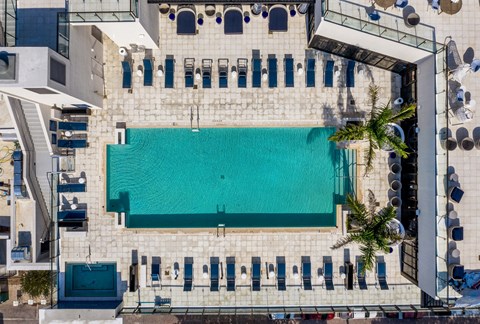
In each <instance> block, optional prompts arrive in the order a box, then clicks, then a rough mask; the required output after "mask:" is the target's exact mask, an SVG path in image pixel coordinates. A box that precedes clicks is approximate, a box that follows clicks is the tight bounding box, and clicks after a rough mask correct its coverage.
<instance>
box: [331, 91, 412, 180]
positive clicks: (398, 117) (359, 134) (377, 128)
mask: <svg viewBox="0 0 480 324" xmlns="http://www.w3.org/2000/svg"><path fill="white" fill-rule="evenodd" d="M368 94H369V97H370V103H371V106H372V111H371V113H370V119H369V120H368V121H367V123H366V124H365V125H354V124H348V125H347V126H346V127H344V128H341V129H339V130H338V131H337V132H336V133H335V134H333V135H332V136H330V137H329V138H328V139H329V140H330V141H335V142H342V141H354V140H367V141H368V147H367V149H366V152H365V174H367V173H368V172H369V171H371V170H372V168H373V160H374V159H375V150H378V149H381V148H383V147H390V148H392V149H393V150H394V151H395V152H396V153H397V154H398V155H400V156H401V157H402V158H406V157H407V156H408V153H407V145H406V144H405V143H404V142H402V140H401V139H400V138H399V137H398V136H396V135H395V134H394V133H393V132H392V131H391V130H390V128H389V127H388V126H387V125H388V124H389V123H397V122H400V121H402V120H405V119H408V118H410V117H412V116H413V115H415V108H416V105H415V104H410V105H406V106H404V107H402V108H401V109H400V111H398V112H394V111H393V110H392V109H391V107H390V102H388V103H387V104H386V105H381V106H377V103H378V87H377V86H375V85H370V88H369V92H368Z"/></svg>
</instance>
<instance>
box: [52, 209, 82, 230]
mask: <svg viewBox="0 0 480 324" xmlns="http://www.w3.org/2000/svg"><path fill="white" fill-rule="evenodd" d="M86 220H87V211H86V210H78V209H75V210H63V211H59V212H58V213H57V221H58V226H59V227H81V226H82V225H83V222H84V221H86Z"/></svg>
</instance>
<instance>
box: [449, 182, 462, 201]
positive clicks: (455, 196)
mask: <svg viewBox="0 0 480 324" xmlns="http://www.w3.org/2000/svg"><path fill="white" fill-rule="evenodd" d="M463 194H464V191H463V190H462V189H460V188H459V187H456V186H455V187H451V188H450V189H449V190H448V197H449V198H450V199H451V200H452V201H453V202H455V203H460V201H461V200H462V197H463Z"/></svg>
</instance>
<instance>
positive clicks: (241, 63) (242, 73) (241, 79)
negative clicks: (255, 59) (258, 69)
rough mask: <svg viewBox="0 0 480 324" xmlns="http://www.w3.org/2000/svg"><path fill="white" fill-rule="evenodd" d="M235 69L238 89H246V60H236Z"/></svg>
mask: <svg viewBox="0 0 480 324" xmlns="http://www.w3.org/2000/svg"><path fill="white" fill-rule="evenodd" d="M237 69H238V87H239V88H246V87H247V69H248V60H247V59H238V60H237Z"/></svg>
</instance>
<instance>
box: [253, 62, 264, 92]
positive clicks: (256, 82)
mask: <svg viewBox="0 0 480 324" xmlns="http://www.w3.org/2000/svg"><path fill="white" fill-rule="evenodd" d="M261 86H262V60H261V59H259V58H253V59H252V87H254V88H260V87H261Z"/></svg>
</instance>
